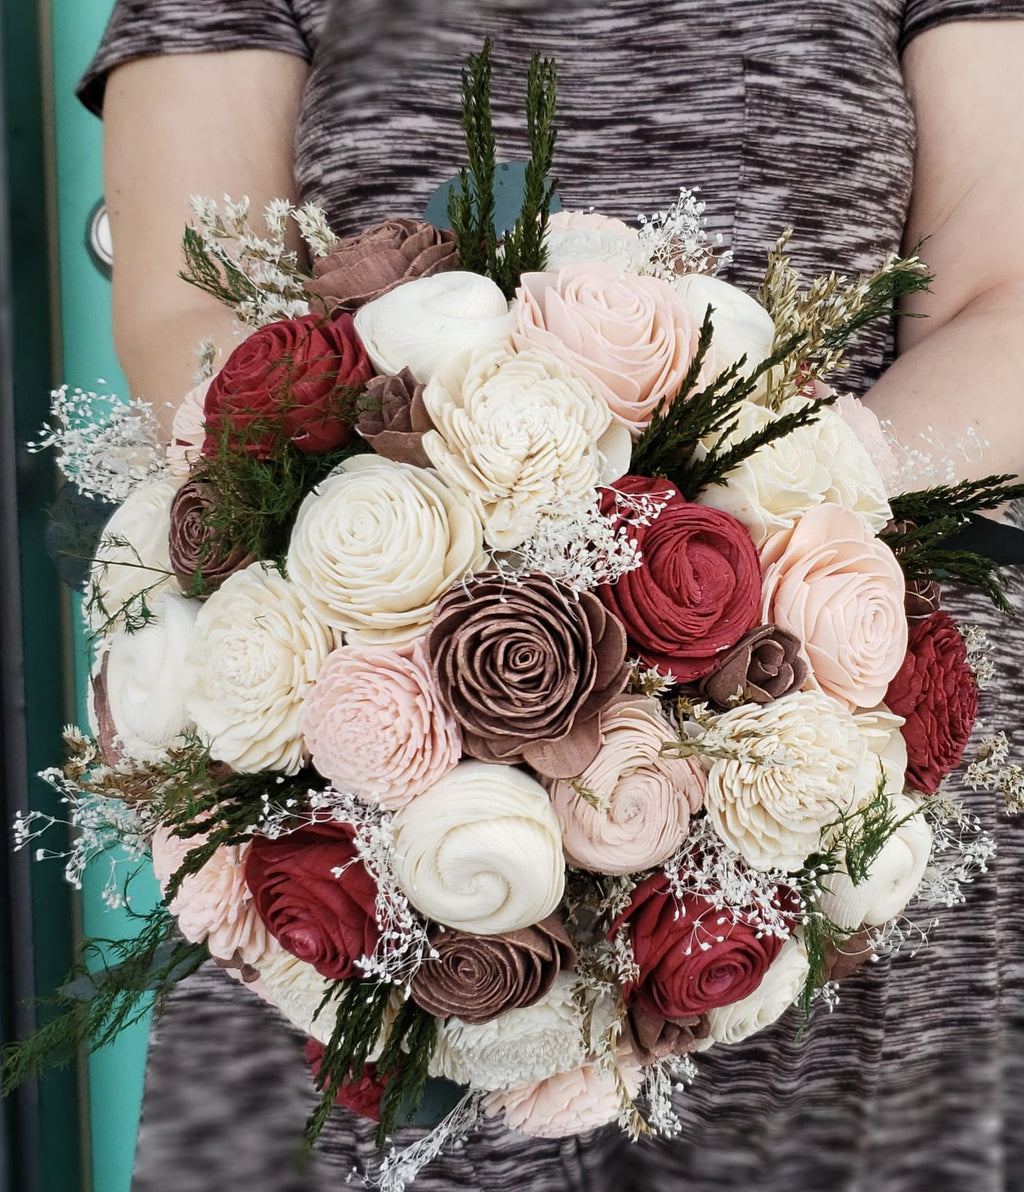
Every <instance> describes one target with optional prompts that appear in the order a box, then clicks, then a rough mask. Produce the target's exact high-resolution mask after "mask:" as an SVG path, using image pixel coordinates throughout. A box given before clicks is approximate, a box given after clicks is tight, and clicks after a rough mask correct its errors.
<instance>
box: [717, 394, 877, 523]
mask: <svg viewBox="0 0 1024 1192" xmlns="http://www.w3.org/2000/svg"><path fill="white" fill-rule="evenodd" d="M801 404H803V403H802V399H800V398H793V399H791V400H790V401H788V402H786V403H785V405H784V406H783V408H782V410H781V411H780V413H784V414H785V413H790V412H792V411H793V410H794V409H797V408H799V406H800V405H801ZM775 417H776V415H775V414H773V413H772V412H771V411H770V410H768V409H766V408H765V407H764V406H759V405H755V404H754V403H753V402H743V403H742V404H741V405H740V407H739V409H738V423H737V427H736V429H735V431H733V432H732V434H730V435H729V438H728V440H727V441H729V442H738V441H739V440H741V439H744V438H746V437H747V436H748V435H750V434H753V433H754V432H755V431H757V430H760V429H761V428H762V427H764V426H767V425H768V423H769V422H771V421H772V419H774V418H775ZM825 502H830V503H832V504H835V505H841V506H842V507H843V508H844V509H848V510H850V511H851V512H853V513H859V514H861V515H862V516H863V517H864V518H865V520H866V521H867V522H868V523H869V525H870V526H871V529H872V530H873V531H874V532H875V533H876V534H877V533H879V532H880V531H881V530H882V529H883V528H884V526H885V524H886V523H887V522H888V521H889V519H890V517H891V516H892V511H891V510H890V508H889V502H888V499H887V497H886V490H885V483H884V481H883V480H882V476H881V474H880V473H879V471H878V468H876V467H875V464H874V462H873V461H872V459H871V456H870V455H869V453H868V451H867V449H866V448H865V447H864V446H863V444H862V443H861V442H860V440H859V439H858V438H857V436H856V435H855V434H854V432H853V431H852V430H851V429H850V428H849V426H847V424H846V423H845V422H844V421H843V419H842V418H840V417H839V415H838V414H836V413H834V412H833V411H832V410H830V409H823V410H821V411H820V412H819V414H818V419H817V421H816V422H813V423H811V425H810V426H803V427H800V428H799V429H798V430H795V431H792V432H790V434H788V435H785V436H784V437H783V438H781V439H776V440H775V441H774V442H772V443H769V444H768V445H767V446H765V447H761V448H760V449H759V450H758V451H756V452H755V453H754V454H753V455H752V456H750V457H749V458H748V459H746V460H744V461H743V462H742V463H741V464H740V465H739V466H738V467H736V468H733V470H732V471H731V472H729V473H728V474H727V475H726V483H725V484H712V485H710V486H709V487H708V488H707V489H705V491H704V492H703V493H702V494H701V504H702V505H710V506H711V507H712V508H713V509H721V510H723V511H724V512H725V513H731V514H732V515H733V517H735V518H736V519H737V520H738V521H741V522H742V523H743V524H744V525H745V526H746V527H747V529H748V530H749V531H750V536H751V538H753V540H754V542H755V544H756V545H757V546H761V545H763V543H764V541H765V540H766V539H767V538H768V537H769V535H771V534H774V533H776V532H778V531H780V530H787V529H789V528H790V527H791V526H793V525H794V523H795V522H796V520H797V519H798V518H799V517H800V516H801V514H803V513H806V512H807V510H808V509H810V508H812V507H813V506H815V505H821V504H824V503H825Z"/></svg>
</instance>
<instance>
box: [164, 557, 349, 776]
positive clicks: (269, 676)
mask: <svg viewBox="0 0 1024 1192" xmlns="http://www.w3.org/2000/svg"><path fill="white" fill-rule="evenodd" d="M334 645H335V640H334V636H333V635H332V634H331V632H330V630H328V629H326V628H325V627H324V626H323V625H322V624H321V623H320V622H319V621H318V620H317V619H316V618H315V617H314V616H313V615H312V614H311V613H310V611H309V610H308V609H307V608H306V607H305V605H304V604H303V601H302V597H301V596H300V594H299V592H298V591H297V589H296V588H295V586H294V585H293V584H291V583H289V582H288V580H286V579H284V578H283V577H282V576H281V575H280V574H279V573H278V572H276V571H273V570H271V569H269V568H268V567H266V566H264V565H263V564H262V563H253V564H252V565H251V566H249V567H246V568H245V569H244V570H243V571H238V572H236V573H235V574H234V575H232V576H231V577H230V578H229V579H227V580H226V581H225V582H224V584H223V586H222V587H221V588H220V589H219V590H218V591H216V592H214V594H213V595H212V596H211V597H210V598H209V600H207V601H206V603H205V604H204V605H203V607H202V609H201V610H200V612H199V615H198V617H197V618H196V632H195V636H194V637H193V640H192V649H191V651H190V653H189V659H188V665H189V671H190V678H191V684H190V687H189V690H188V694H187V697H186V707H187V709H188V711H189V713H190V715H191V716H192V718H193V720H194V721H195V722H196V724H197V725H198V727H199V730H200V732H202V733H203V735H204V736H205V737H206V738H207V739H208V740H209V742H210V754H211V756H212V757H213V758H215V759H216V760H217V761H222V762H227V764H228V765H229V766H231V767H232V768H233V769H235V770H239V771H241V772H243V773H250V774H251V773H256V772H258V771H260V770H281V771H284V772H285V773H286V774H294V773H296V772H297V771H298V770H299V769H300V767H301V766H302V764H303V762H304V761H305V753H304V749H303V742H302V728H301V724H300V712H301V709H302V701H303V700H304V699H305V697H306V694H307V692H308V691H309V690H310V688H311V687H312V686H313V683H314V682H315V680H316V677H317V674H318V673H319V671H320V668H321V667H322V666H323V664H324V662H325V661H326V659H327V655H328V654H329V653H330V651H331V650H332V649H333V647H334Z"/></svg>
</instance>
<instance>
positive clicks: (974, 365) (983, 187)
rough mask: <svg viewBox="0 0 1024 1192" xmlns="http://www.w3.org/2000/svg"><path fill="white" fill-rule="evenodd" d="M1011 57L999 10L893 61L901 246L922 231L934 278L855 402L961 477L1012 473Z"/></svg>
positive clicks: (1015, 184) (1023, 55) (1023, 110)
mask: <svg viewBox="0 0 1024 1192" xmlns="http://www.w3.org/2000/svg"><path fill="white" fill-rule="evenodd" d="M1022 63H1024V21H1009V20H1008V21H965V22H953V23H950V24H948V25H940V26H938V27H937V28H934V29H930V30H928V31H927V32H925V33H923V34H922V35H921V36H920V37H918V38H916V39H915V40H914V41H913V42H911V44H910V46H909V47H908V48H907V51H906V54H905V55H904V61H903V68H904V75H905V78H906V82H907V89H908V91H909V94H910V97H911V100H912V102H913V105H914V110H915V113H916V115H917V127H918V148H917V162H916V166H915V173H914V191H913V198H912V203H911V208H910V215H909V218H908V221H907V229H906V240H905V248H906V249H907V250H908V251H909V250H910V249H912V248H913V247H914V246H915V244H916V243H917V242H918V241H919V240H921V239H922V238H924V237H927V239H926V240H925V243H924V245H923V246H922V248H921V256H922V257H923V259H924V261H925V262H926V264H927V265H928V267H929V269H930V270H931V271H932V273H933V274H934V277H935V281H934V284H933V288H932V292H931V293H930V294H923V295H915V296H914V298H913V299H912V301H911V302H910V303H909V309H910V310H912V311H913V312H914V313H919V314H924V315H927V316H928V317H927V318H920V319H912V318H906V319H902V320H901V321H900V325H899V337H898V344H899V358H898V359H897V361H896V362H895V364H893V366H892V367H891V368H890V369H889V370H888V371H887V372H886V373H885V375H884V376H883V377H882V378H881V379H880V380H879V382H878V384H877V385H876V386H875V387H874V389H873V390H872V391H871V394H870V397H869V401H870V404H871V406H872V408H873V409H874V411H875V413H877V414H878V415H879V416H880V417H882V418H887V419H889V420H890V421H891V422H892V423H893V425H894V427H895V428H896V430H897V433H898V435H899V437H900V440H901V442H902V443H903V444H904V445H905V446H906V447H908V448H911V449H915V450H920V451H922V452H923V453H925V454H926V455H929V456H931V457H932V458H933V459H934V461H935V462H936V463H937V464H942V463H943V462H944V457H946V458H949V459H950V460H951V461H952V464H953V468H954V469H955V471H956V472H957V473H958V474H959V475H960V476H962V477H964V478H974V477H979V476H984V475H986V474H990V473H993V472H1003V473H1005V472H1009V473H1014V474H1016V475H1018V476H1021V475H1024V201H1022V196H1024V137H1022V136H1021V129H1022V128H1024V70H1022ZM975 435H976V436H977V446H976V449H975V450H973V451H970V453H969V454H968V453H966V452H965V450H964V449H963V447H962V446H961V445H964V444H968V443H969V441H970V438H971V437H973V436H975ZM940 478H941V479H942V480H944V479H945V476H944V475H941V477H940Z"/></svg>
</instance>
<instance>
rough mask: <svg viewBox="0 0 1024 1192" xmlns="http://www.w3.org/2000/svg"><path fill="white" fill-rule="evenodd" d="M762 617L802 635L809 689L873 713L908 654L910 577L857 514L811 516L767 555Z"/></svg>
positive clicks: (833, 508) (765, 550)
mask: <svg viewBox="0 0 1024 1192" xmlns="http://www.w3.org/2000/svg"><path fill="white" fill-rule="evenodd" d="M761 565H762V567H763V569H764V586H763V590H762V616H763V620H765V621H766V622H771V623H773V624H775V625H778V626H779V628H780V629H786V630H788V631H789V632H790V633H793V634H795V635H796V636H797V637H798V638H799V639H800V640H801V642H802V643H803V653H804V655H805V657H806V658H807V661H808V662H809V663H810V667H811V673H810V675H809V676H808V679H807V684H808V686H810V687H812V688H814V689H815V690H816V691H822V692H824V693H825V694H826V695H831V696H832V697H833V698H834V699H837V700H839V702H840V703H843V704H845V705H846V706H847V707H848V708H851V709H852V708H873V707H874V706H875V705H876V704H879V703H881V701H882V700H883V699H884V698H885V692H886V688H887V687H888V686H889V681H890V680H891V679H892V677H893V676H894V675H895V674H896V672H897V671H898V670H899V668H900V663H901V662H902V661H903V657H904V655H905V654H906V651H907V618H906V614H905V613H904V611H903V601H904V592H905V584H904V580H903V572H902V571H901V570H900V565H899V563H898V562H897V561H896V557H895V555H894V554H893V553H892V551H891V550H890V549H889V547H888V546H886V544H885V543H884V542H882V541H881V540H880V539H878V538H876V537H875V536H874V534H873V533H872V532H871V527H870V526H869V525H868V524H867V522H866V521H865V520H864V519H863V518H862V517H859V516H858V515H857V514H856V513H851V512H850V511H849V510H848V509H842V508H841V507H840V506H838V505H832V504H824V505H818V506H816V507H815V508H813V509H809V510H808V511H807V512H806V513H805V514H804V515H803V516H802V517H801V518H800V519H799V520H798V521H797V523H796V525H795V526H794V527H793V528H792V529H791V530H783V531H780V532H779V533H777V534H773V535H772V536H771V537H770V538H769V539H768V541H767V542H766V543H765V544H764V546H763V547H762V549H761Z"/></svg>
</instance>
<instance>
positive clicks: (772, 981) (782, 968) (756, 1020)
mask: <svg viewBox="0 0 1024 1192" xmlns="http://www.w3.org/2000/svg"><path fill="white" fill-rule="evenodd" d="M809 968H810V965H809V963H808V960H807V949H806V947H805V946H804V944H803V942H802V941H801V940H800V939H798V938H797V937H796V936H791V937H790V938H789V939H788V940H786V942H785V943H784V944H783V945H782V949H781V951H780V952H779V954H778V956H776V958H775V960H774V962H773V963H772V965H771V967H770V968H769V969H768V971H767V972H766V973H765V975H764V980H763V981H762V982H761V984H760V985H759V986H758V987H757V988H756V989H755V990H754V992H753V993H748V994H747V996H746V997H744V998H740V1000H739V1001H738V1002H733V1003H732V1005H730V1006H718V1007H716V1008H715V1009H713V1010H710V1011H708V1035H707V1038H706V1039H702V1040H701V1041H700V1042H699V1043H698V1044H697V1051H706V1050H707V1049H708V1048H709V1047H711V1046H713V1045H714V1044H715V1043H739V1042H740V1040H741V1039H747V1038H749V1037H750V1036H751V1035H756V1034H757V1033H758V1031H763V1030H764V1029H765V1027H767V1026H771V1024H772V1023H773V1022H776V1021H777V1020H778V1019H780V1018H781V1017H782V1015H783V1014H784V1013H785V1012H786V1011H787V1010H788V1009H789V1007H790V1006H792V1005H793V1003H794V1002H795V1001H796V999H797V998H798V997H799V996H800V991H801V990H802V989H803V987H804V983H805V982H806V980H807V973H808V969H809Z"/></svg>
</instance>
